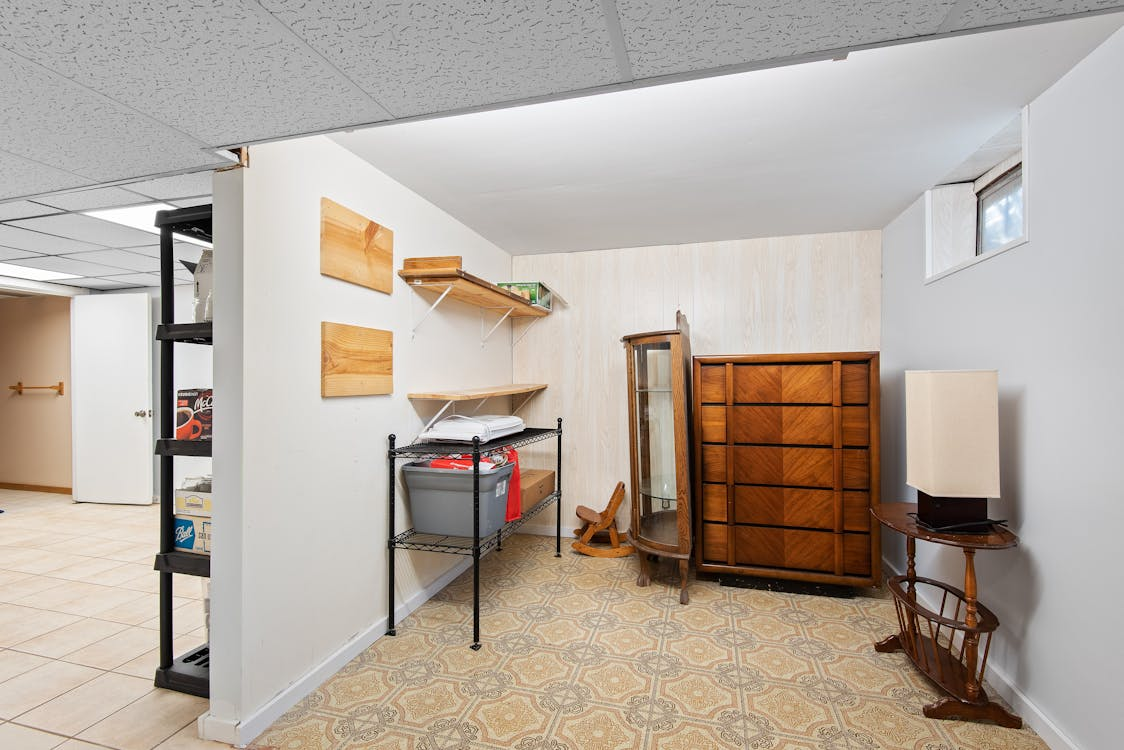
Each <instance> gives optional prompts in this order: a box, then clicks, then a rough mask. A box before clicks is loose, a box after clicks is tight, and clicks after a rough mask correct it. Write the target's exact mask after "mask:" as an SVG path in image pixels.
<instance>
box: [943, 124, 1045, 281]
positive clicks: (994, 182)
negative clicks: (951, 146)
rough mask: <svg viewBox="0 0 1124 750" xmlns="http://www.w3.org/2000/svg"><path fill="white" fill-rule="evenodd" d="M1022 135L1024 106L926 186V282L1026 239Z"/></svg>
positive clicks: (1024, 146)
mask: <svg viewBox="0 0 1124 750" xmlns="http://www.w3.org/2000/svg"><path fill="white" fill-rule="evenodd" d="M1026 134H1027V114H1026V110H1025V109H1024V110H1023V112H1022V113H1021V114H1020V116H1019V117H1016V118H1013V119H1012V120H1011V121H1010V122H1009V123H1008V124H1007V125H1006V126H1005V127H1004V128H1003V129H1001V130H1000V131H999V132H997V133H996V134H995V135H994V136H992V137H991V138H990V139H989V140H988V141H987V142H986V143H984V144H983V145H981V146H980V147H979V148H978V149H977V150H976V151H975V152H974V153H973V154H971V155H970V156H969V157H968V158H967V159H965V160H964V162H963V163H962V164H961V165H960V166H959V167H957V168H956V169H954V170H952V171H951V172H950V173H948V174H947V175H945V178H944V179H943V180H941V182H940V183H938V184H937V185H936V186H934V187H932V188H930V189H929V190H926V191H925V195H924V200H925V268H924V274H925V275H924V283H926V284H930V283H932V282H934V281H937V280H938V279H943V278H944V277H946V276H949V275H950V274H954V273H956V272H958V271H962V270H964V269H966V268H970V267H972V266H974V265H976V264H977V263H980V262H982V261H984V260H987V259H989V258H994V257H996V256H997V255H1001V254H1003V253H1004V252H1006V251H1007V250H1011V249H1012V248H1016V247H1019V246H1021V245H1024V244H1026V243H1027V241H1028V239H1029V235H1030V230H1029V225H1028V218H1029V213H1028V211H1027V180H1028V177H1027V171H1026V170H1027V158H1026V154H1027V138H1026Z"/></svg>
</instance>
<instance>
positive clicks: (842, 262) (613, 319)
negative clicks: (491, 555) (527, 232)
mask: <svg viewBox="0 0 1124 750" xmlns="http://www.w3.org/2000/svg"><path fill="white" fill-rule="evenodd" d="M880 240H881V238H880V233H879V232H877V231H868V232H842V233H838V234H813V235H800V236H794V237H774V238H770V239H754V240H734V241H728V242H704V243H697V244H692V245H666V246H661V247H640V248H628V249H622V250H598V251H592V252H584V253H552V254H548V255H520V256H515V258H514V259H513V261H512V268H513V270H512V273H513V276H514V278H516V279H520V280H541V281H544V282H546V283H547V284H548V285H550V286H551V287H552V288H554V289H557V290H558V292H559V293H560V294H561V295H562V296H564V297H565V298H566V299H567V300H568V301H569V302H570V306H569V307H565V308H561V309H559V310H557V311H555V312H553V313H552V314H551V315H549V316H548V317H546V318H544V319H543V320H542V321H540V322H538V323H536V324H535V327H534V328H532V329H531V330H530V332H529V333H528V334H527V335H526V337H525V338H523V339H522V340H521V341H519V342H518V343H517V344H516V345H515V354H514V356H515V365H514V367H515V382H522V383H548V384H549V387H548V388H547V389H546V391H544V392H543V393H542V394H540V395H539V396H536V397H535V399H534V400H532V401H531V403H530V404H529V405H528V407H527V408H526V410H525V413H524V414H523V417H524V419H525V420H526V421H528V422H529V423H533V424H550V423H553V420H554V418H555V417H557V416H561V417H563V419H564V423H563V433H564V435H565V438H564V443H565V445H566V449H565V452H564V460H563V464H562V473H563V477H562V480H563V481H562V488H563V498H562V522H563V529H567V530H568V529H571V528H573V527H572V526H570V525H569V524H570V522H571V521H572V520H576V519H575V518H574V511H575V508H576V506H578V505H579V504H580V505H588V506H590V507H593V508H596V509H598V510H600V509H601V508H603V507H604V506H605V503H606V502H608V499H609V495H610V493H611V492H612V491H613V487H615V486H616V483H617V482H618V481H624V483H625V485H626V486H628V485H630V484H631V480H630V479H629V451H628V441H629V437H628V393H627V391H628V386H627V382H626V378H627V376H626V370H625V353H624V346H623V345H622V344H621V336H624V335H626V334H630V333H640V332H643V331H657V330H667V329H671V328H674V327H675V311H676V309H681V310H682V311H683V313H684V314H685V315H686V316H687V321H688V324H689V325H690V328H691V350H692V353H693V354H695V355H703V354H743V353H745V354H748V353H783V352H826V351H867V350H873V349H877V348H878V341H879V330H878V326H879V304H880V301H879V297H880V288H879V280H880V276H879V266H880V263H881V259H880V252H881V242H880ZM515 325H516V328H517V330H516V335H518V333H519V330H518V329H519V327H520V326H522V325H523V324H522V323H517V324H515ZM553 453H554V452H553V450H552V449H550V450H548V449H545V448H541V447H537V446H529V447H528V448H527V449H524V450H522V451H520V456H521V458H522V459H523V460H525V461H526V464H527V465H529V466H538V467H542V468H554V463H553V459H554V455H553ZM629 513H630V511H629V507H628V505H627V503H626V504H625V505H622V507H621V511H620V512H619V514H618V519H619V524H620V527H621V528H627V527H628V525H629V521H628V519H629ZM548 515H549V518H548V517H547V516H548ZM552 519H553V514H543V515H542V516H540V517H539V518H537V519H534V520H532V521H531V522H529V523H528V524H527V525H526V526H524V527H523V528H524V529H526V530H530V531H535V532H538V533H551V534H552V533H554V524H553V522H552Z"/></svg>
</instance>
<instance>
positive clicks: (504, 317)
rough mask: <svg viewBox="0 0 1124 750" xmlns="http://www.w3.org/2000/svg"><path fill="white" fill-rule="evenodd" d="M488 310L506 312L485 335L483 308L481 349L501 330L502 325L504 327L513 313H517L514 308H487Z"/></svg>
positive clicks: (481, 311)
mask: <svg viewBox="0 0 1124 750" xmlns="http://www.w3.org/2000/svg"><path fill="white" fill-rule="evenodd" d="M487 309H489V310H504V313H503V315H501V316H500V319H499V320H497V321H496V324H495V325H494V326H492V327H491V329H489V331H488V332H487V333H484V308H481V310H480V348H481V349H483V348H484V342H485V341H487V340H488V339H489V338H490V337H491V335H492V334H493V333H495V332H496V329H497V328H499V327H500V326H501V325H503V322H504V321H505V320H507V319H508V317H510V316H511V314H512V313H513V312H515V308H514V307H508V308H501V307H490V308H487Z"/></svg>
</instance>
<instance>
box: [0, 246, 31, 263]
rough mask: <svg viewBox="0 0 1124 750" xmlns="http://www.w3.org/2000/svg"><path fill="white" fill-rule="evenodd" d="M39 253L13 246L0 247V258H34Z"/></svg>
mask: <svg viewBox="0 0 1124 750" xmlns="http://www.w3.org/2000/svg"><path fill="white" fill-rule="evenodd" d="M38 255H39V253H33V252H31V251H30V250H20V249H18V248H15V247H0V260H11V259H12V258H34V257H37V256H38Z"/></svg>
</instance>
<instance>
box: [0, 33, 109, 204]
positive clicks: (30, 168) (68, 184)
mask: <svg viewBox="0 0 1124 750" xmlns="http://www.w3.org/2000/svg"><path fill="white" fill-rule="evenodd" d="M2 17H3V15H2V14H0V18H2ZM3 96H4V92H3V91H2V90H0V97H3ZM0 100H3V99H2V98H0ZM3 101H6V100H3ZM2 110H3V107H0V111H2ZM42 125H43V123H42V122H37V123H30V122H29V123H20V124H19V125H16V127H17V128H19V129H20V130H34V129H37V128H40V127H42ZM0 132H4V134H5V138H6V137H7V132H8V131H0ZM59 163H61V162H59V161H55V160H52V161H50V162H47V163H46V164H39V163H37V162H34V161H32V160H30V159H25V158H24V157H22V156H17V155H15V154H13V153H10V152H8V151H3V150H0V199H3V198H22V197H23V196H25V195H35V194H36V193H45V192H48V191H51V190H65V189H67V188H73V187H79V186H80V185H89V184H91V183H92V182H93V181H92V180H90V179H89V178H87V177H80V176H78V175H76V174H74V173H72V172H67V171H64V170H62V169H56V168H55V167H52V166H50V164H59Z"/></svg>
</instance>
